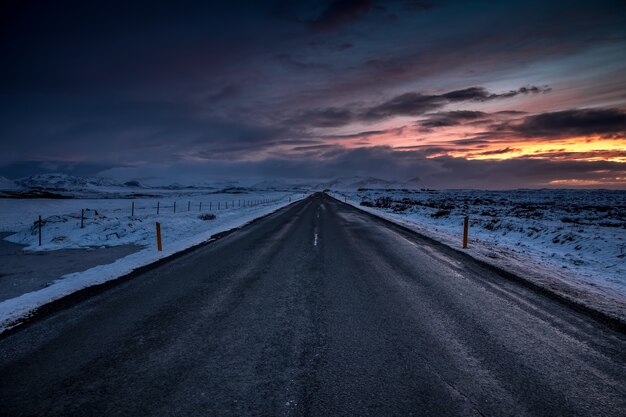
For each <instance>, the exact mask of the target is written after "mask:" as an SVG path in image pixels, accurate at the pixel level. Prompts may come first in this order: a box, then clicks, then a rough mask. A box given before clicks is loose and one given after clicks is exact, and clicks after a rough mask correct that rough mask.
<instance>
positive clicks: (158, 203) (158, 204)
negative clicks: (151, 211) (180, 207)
mask: <svg viewBox="0 0 626 417" xmlns="http://www.w3.org/2000/svg"><path fill="white" fill-rule="evenodd" d="M160 205H161V202H160V201H157V215H158V214H159V206H160Z"/></svg>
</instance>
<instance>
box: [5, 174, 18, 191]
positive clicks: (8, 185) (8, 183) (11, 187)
mask: <svg viewBox="0 0 626 417" xmlns="http://www.w3.org/2000/svg"><path fill="white" fill-rule="evenodd" d="M21 188H22V187H21V186H20V185H19V184H17V183H16V182H15V181H13V180H10V179H8V178H5V177H0V191H16V190H20V189H21Z"/></svg>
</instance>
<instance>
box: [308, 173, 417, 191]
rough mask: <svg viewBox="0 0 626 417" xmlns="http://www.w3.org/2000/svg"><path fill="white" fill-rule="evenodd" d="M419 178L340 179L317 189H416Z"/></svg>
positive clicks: (321, 185) (355, 177) (322, 184)
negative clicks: (399, 179) (398, 179)
mask: <svg viewBox="0 0 626 417" xmlns="http://www.w3.org/2000/svg"><path fill="white" fill-rule="evenodd" d="M418 187H419V178H418V177H415V178H411V179H410V180H408V181H396V180H385V179H382V178H376V177H360V176H354V177H341V178H335V179H333V180H331V181H328V182H323V183H320V184H318V185H317V186H316V188H317V189H322V190H323V189H331V190H339V191H342V190H343V191H350V190H358V189H359V188H368V189H392V188H394V189H401V188H418Z"/></svg>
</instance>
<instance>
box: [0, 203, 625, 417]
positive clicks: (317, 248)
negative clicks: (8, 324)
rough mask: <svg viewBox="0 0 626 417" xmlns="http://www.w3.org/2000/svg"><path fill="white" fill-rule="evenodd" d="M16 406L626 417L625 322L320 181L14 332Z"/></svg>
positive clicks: (5, 358)
mask: <svg viewBox="0 0 626 417" xmlns="http://www.w3.org/2000/svg"><path fill="white" fill-rule="evenodd" d="M0 415H3V416H48V415H50V416H91V415H93V416H104V415H106V416H121V415H124V416H230V415H234V416H257V415H258V416H274V415H277V416H283V415H285V416H291V415H293V416H300V415H312V416H347V415H350V416H390V415H397V416H408V415H418V416H419V415H431V416H472V415H474V416H579V415H583V416H625V415H626V335H624V334H623V333H622V332H621V331H619V330H615V329H614V328H611V327H609V326H607V325H605V324H604V323H603V322H600V321H597V320H596V319H594V318H592V317H590V316H588V315H586V314H585V313H584V312H581V311H579V310H577V309H573V308H571V307H569V306H568V305H566V304H564V303H562V302H559V301H558V300H557V299H555V298H554V297H551V296H549V295H547V294H544V293H541V292H538V291H536V290H533V289H532V288H530V287H529V286H527V285H523V284H521V283H520V282H519V281H516V280H515V279H511V277H507V276H506V275H505V274H502V273H500V272H498V271H497V270H495V269H492V268H490V267H488V266H485V265H483V264H481V263H479V262H477V261H474V260H472V259H471V258H469V257H468V256H466V255H464V254H462V253H459V252H457V251H454V250H452V249H449V248H447V247H445V246H443V245H440V244H438V243H436V242H433V241H431V240H429V239H426V238H424V237H422V236H419V235H417V234H415V233H412V232H410V231H407V230H405V229H403V228H401V227H398V226H395V225H392V224H390V223H388V222H386V221H384V220H381V219H378V218H376V217H374V216H372V215H370V214H367V213H364V212H362V211H359V210H358V209H355V208H353V207H351V206H348V205H345V204H343V203H341V202H339V201H337V200H334V199H332V198H331V197H329V196H327V195H325V194H320V193H318V194H314V195H313V196H311V197H309V198H307V199H304V200H302V201H300V202H297V203H294V204H292V205H290V206H288V207H286V208H283V209H281V210H279V211H277V212H275V213H274V214H272V215H270V216H267V217H265V218H263V219H261V220H259V221H257V222H254V223H252V224H251V225H248V226H246V227H244V228H242V229H241V230H238V231H236V232H234V233H231V234H229V235H227V236H225V237H223V238H222V239H219V240H217V241H215V242H213V243H210V244H208V245H205V246H202V247H200V248H198V249H196V250H193V251H190V252H188V253H186V254H184V255H183V256H180V257H178V258H176V259H173V260H172V261H170V262H167V263H165V264H163V265H161V266H159V267H156V268H154V269H152V270H150V271H147V272H144V273H141V274H139V275H138V276H135V277H134V278H132V279H130V280H126V281H124V282H122V283H120V284H118V285H115V286H113V287H111V288H109V289H107V290H105V291H101V292H100V293H98V294H96V295H94V296H91V297H88V298H85V299H83V300H82V301H79V302H76V303H74V304H72V305H70V306H65V307H64V308H62V309H58V311H55V312H52V313H50V314H47V315H45V316H43V317H40V318H39V319H37V320H34V321H32V322H31V323H29V324H28V325H25V326H24V327H23V328H22V329H20V330H18V331H15V332H13V333H11V334H8V335H5V336H3V337H2V338H1V339H0Z"/></svg>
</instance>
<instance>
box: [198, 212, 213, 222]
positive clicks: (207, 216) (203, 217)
mask: <svg viewBox="0 0 626 417" xmlns="http://www.w3.org/2000/svg"><path fill="white" fill-rule="evenodd" d="M198 218H199V219H200V220H215V218H216V216H215V214H213V213H205V214H201V215H199V216H198Z"/></svg>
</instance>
